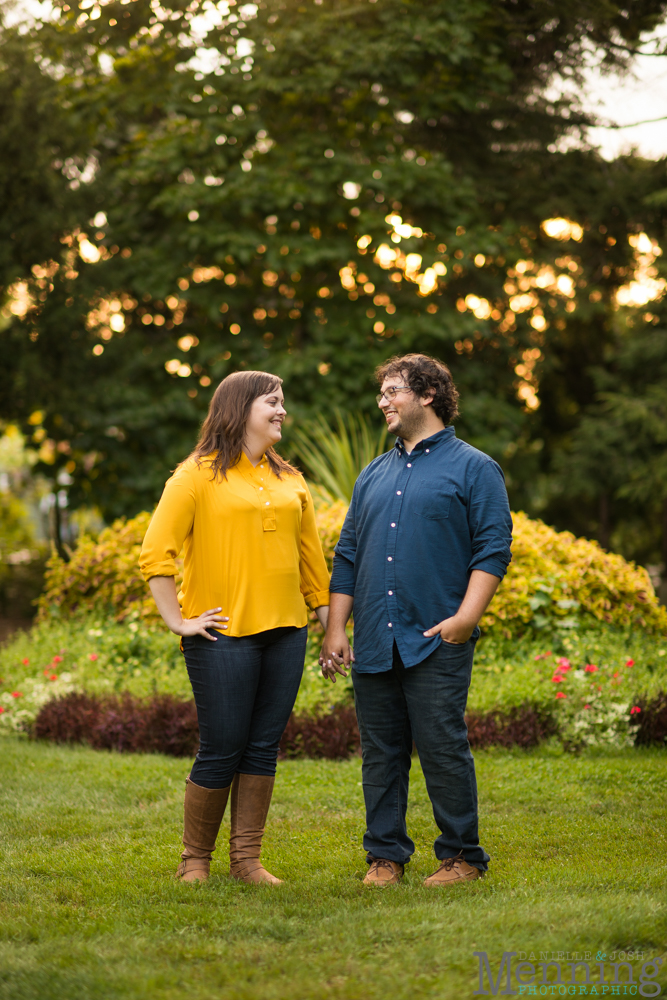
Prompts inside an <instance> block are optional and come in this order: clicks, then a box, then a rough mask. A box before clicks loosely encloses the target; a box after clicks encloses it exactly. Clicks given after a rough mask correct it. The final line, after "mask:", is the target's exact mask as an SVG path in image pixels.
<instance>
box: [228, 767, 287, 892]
mask: <svg viewBox="0 0 667 1000" xmlns="http://www.w3.org/2000/svg"><path fill="white" fill-rule="evenodd" d="M274 782H275V778H273V777H269V776H267V775H265V774H236V775H235V776H234V781H233V782H232V815H231V824H232V828H231V835H230V838H229V874H230V875H231V876H232V877H233V878H236V879H239V881H240V882H269V883H270V884H271V885H280V884H281V882H282V879H279V878H276V877H275V876H274V875H271V874H270V872H267V870H266V869H265V868H264V867H262V864H261V862H260V860H259V854H260V851H261V849H262V837H263V836H264V825H265V823H266V817H267V815H268V812H269V806H270V805H271V795H272V794H273V784H274Z"/></svg>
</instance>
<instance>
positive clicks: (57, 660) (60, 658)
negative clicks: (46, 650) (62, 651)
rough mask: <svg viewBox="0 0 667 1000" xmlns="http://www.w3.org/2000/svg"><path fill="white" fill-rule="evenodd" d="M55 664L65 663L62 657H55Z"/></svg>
mask: <svg viewBox="0 0 667 1000" xmlns="http://www.w3.org/2000/svg"><path fill="white" fill-rule="evenodd" d="M53 662H54V663H62V662H63V658H62V656H54V657H53Z"/></svg>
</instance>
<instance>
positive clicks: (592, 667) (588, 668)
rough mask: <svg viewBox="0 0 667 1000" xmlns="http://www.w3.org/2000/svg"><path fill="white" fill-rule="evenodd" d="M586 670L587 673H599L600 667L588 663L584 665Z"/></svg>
mask: <svg viewBox="0 0 667 1000" xmlns="http://www.w3.org/2000/svg"><path fill="white" fill-rule="evenodd" d="M584 670H585V671H586V673H587V674H595V673H597V670H598V668H597V667H596V666H595V664H594V663H587V664H586V666H585V667H584Z"/></svg>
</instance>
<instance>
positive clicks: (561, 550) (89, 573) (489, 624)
mask: <svg viewBox="0 0 667 1000" xmlns="http://www.w3.org/2000/svg"><path fill="white" fill-rule="evenodd" d="M346 510H347V507H346V505H345V504H344V503H343V502H342V501H336V502H335V503H332V504H327V503H323V502H319V503H318V504H317V507H316V520H317V526H318V530H319V533H320V538H321V539H322V547H323V549H324V554H325V558H326V560H327V564H328V565H329V567H331V560H332V556H333V548H334V545H335V544H336V541H337V539H338V536H339V534H340V529H341V527H342V524H343V520H344V518H345V513H346ZM513 517H514V544H513V547H512V552H513V559H512V563H511V565H510V568H509V571H508V573H507V576H506V577H505V580H504V581H503V583H502V585H501V587H500V588H499V590H498V593H497V594H496V596H495V598H494V600H493V602H492V604H491V606H490V608H489V610H488V612H487V613H486V615H485V616H484V618H483V619H482V627H483V628H484V630H485V631H487V632H490V633H497V634H499V635H503V636H505V637H506V638H512V637H515V636H518V635H520V634H522V633H523V632H524V631H525V630H526V628H527V627H528V626H529V625H530V626H532V627H537V628H553V627H557V626H559V627H562V628H568V627H574V626H576V625H578V624H580V623H581V622H585V621H589V622H591V621H594V620H598V621H599V622H601V623H607V624H609V625H615V626H618V627H622V628H628V627H639V628H643V629H644V630H647V631H649V632H653V633H667V610H666V609H665V608H663V607H661V606H660V605H659V604H658V600H657V598H656V596H655V593H654V591H653V588H652V586H651V582H650V580H649V577H648V574H647V572H646V570H645V569H643V568H641V567H637V566H635V565H634V564H633V563H628V562H626V560H625V559H623V558H622V557H621V556H619V555H614V554H610V553H608V552H605V551H604V550H603V549H601V548H600V546H599V545H598V544H597V543H596V542H590V541H588V540H586V539H584V538H575V536H574V535H572V534H570V532H567V531H563V532H557V531H554V530H553V528H549V527H548V526H547V525H546V524H543V523H542V522H541V521H533V520H531V519H530V518H528V517H526V515H525V514H522V513H518V514H514V515H513ZM149 521H150V514H146V513H144V514H139V515H138V516H137V517H135V518H132V519H131V520H129V521H123V520H121V521H116V522H115V524H113V525H112V526H111V527H110V528H106V529H105V530H104V531H103V532H102V533H101V534H100V536H99V539H97V540H96V541H95V540H93V539H91V538H87V537H83V538H82V539H81V541H80V543H79V545H78V546H77V548H76V550H75V552H74V554H73V557H72V560H71V562H69V563H64V562H62V560H61V559H59V558H58V556H57V555H55V554H54V555H52V557H51V559H50V560H49V563H48V567H47V575H46V590H45V592H44V594H43V595H42V597H41V599H40V617H41V618H44V617H48V616H49V615H51V614H54V613H61V614H62V613H65V614H68V613H72V612H76V611H82V610H92V609H94V608H95V609H100V610H102V609H104V610H106V611H107V612H110V613H112V614H113V615H114V617H115V618H116V619H117V620H118V621H122V620H123V619H125V618H126V617H127V616H128V614H129V613H130V612H138V614H139V615H140V616H141V617H142V618H144V619H148V620H151V619H156V618H157V612H156V610H155V605H154V604H153V601H152V599H151V597H150V594H149V592H148V588H147V587H146V585H145V583H144V582H143V580H142V577H141V574H140V573H139V566H138V562H139V551H140V549H141V542H142V539H143V536H144V533H145V531H146V528H147V526H148V523H149ZM177 582H178V581H177Z"/></svg>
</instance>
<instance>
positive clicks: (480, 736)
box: [466, 703, 558, 749]
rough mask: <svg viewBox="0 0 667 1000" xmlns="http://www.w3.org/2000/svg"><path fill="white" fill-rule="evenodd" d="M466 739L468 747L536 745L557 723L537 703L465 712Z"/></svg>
mask: <svg viewBox="0 0 667 1000" xmlns="http://www.w3.org/2000/svg"><path fill="white" fill-rule="evenodd" d="M466 722H467V724H468V742H469V743H470V746H471V747H476V748H482V747H490V746H498V747H523V749H528V747H536V746H537V745H538V743H541V742H542V741H543V740H545V739H548V737H550V736H555V735H556V733H557V732H558V723H557V722H556V720H555V718H554V717H553V715H552V714H551V713H550V712H549V711H548V710H546V709H545V708H544V707H543V706H541V705H531V704H529V703H527V704H524V705H520V706H519V707H518V708H514V709H512V710H511V711H509V712H488V713H486V714H482V713H479V712H469V713H468V715H467V716H466Z"/></svg>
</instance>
